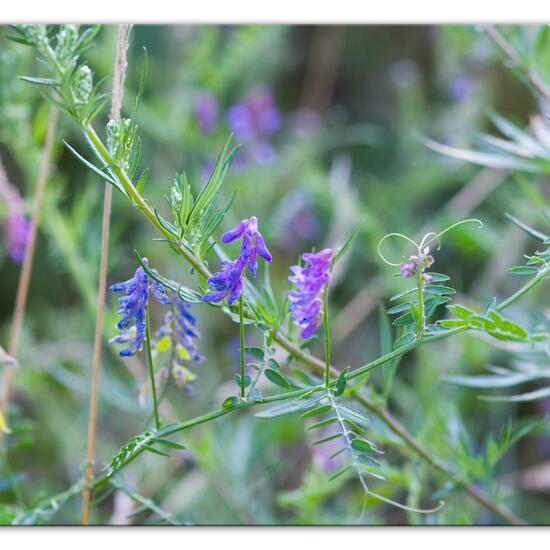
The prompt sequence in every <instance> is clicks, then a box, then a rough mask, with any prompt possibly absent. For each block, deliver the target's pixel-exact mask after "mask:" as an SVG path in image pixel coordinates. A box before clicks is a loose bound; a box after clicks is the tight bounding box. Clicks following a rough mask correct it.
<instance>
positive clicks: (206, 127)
mask: <svg viewBox="0 0 550 550" xmlns="http://www.w3.org/2000/svg"><path fill="white" fill-rule="evenodd" d="M218 114H219V109H218V101H217V100H216V98H215V97H214V96H213V95H212V94H210V93H208V92H206V91H203V92H200V93H199V95H198V96H197V98H196V99H195V116H196V117H197V122H198V124H199V127H200V129H201V130H202V131H203V132H204V133H205V134H211V133H212V132H213V131H214V129H215V128H216V124H217V122H218Z"/></svg>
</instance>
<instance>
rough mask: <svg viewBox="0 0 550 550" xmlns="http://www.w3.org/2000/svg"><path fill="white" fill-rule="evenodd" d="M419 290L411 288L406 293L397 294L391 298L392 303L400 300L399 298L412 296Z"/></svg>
mask: <svg viewBox="0 0 550 550" xmlns="http://www.w3.org/2000/svg"><path fill="white" fill-rule="evenodd" d="M416 291H417V288H416V287H415V288H410V289H409V290H405V291H404V292H400V293H399V294H395V295H393V296H392V297H391V298H390V302H394V301H395V300H399V298H403V296H407V294H411V293H412V292H416Z"/></svg>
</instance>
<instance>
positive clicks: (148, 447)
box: [143, 445, 172, 458]
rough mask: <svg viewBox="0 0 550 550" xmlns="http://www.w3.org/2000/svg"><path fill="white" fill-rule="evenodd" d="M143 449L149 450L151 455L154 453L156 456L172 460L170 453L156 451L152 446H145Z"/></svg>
mask: <svg viewBox="0 0 550 550" xmlns="http://www.w3.org/2000/svg"><path fill="white" fill-rule="evenodd" d="M143 448H144V449H147V450H148V451H149V452H150V453H154V454H156V455H160V456H166V457H168V458H172V457H171V456H170V455H169V454H168V453H165V452H164V451H159V450H158V449H155V448H154V447H151V445H144V446H143Z"/></svg>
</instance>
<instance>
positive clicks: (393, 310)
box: [386, 302, 412, 315]
mask: <svg viewBox="0 0 550 550" xmlns="http://www.w3.org/2000/svg"><path fill="white" fill-rule="evenodd" d="M411 303H412V302H406V303H404V304H399V305H398V306H393V307H391V308H390V309H388V310H386V313H387V314H388V315H393V314H394V313H401V312H403V311H410V309H411V306H410V304H411Z"/></svg>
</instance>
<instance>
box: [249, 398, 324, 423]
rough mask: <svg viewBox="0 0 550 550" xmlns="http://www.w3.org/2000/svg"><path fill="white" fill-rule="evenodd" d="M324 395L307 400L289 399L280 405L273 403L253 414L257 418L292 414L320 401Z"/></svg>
mask: <svg viewBox="0 0 550 550" xmlns="http://www.w3.org/2000/svg"><path fill="white" fill-rule="evenodd" d="M323 397H325V396H324V395H322V396H319V397H316V398H314V399H310V400H308V401H290V402H289V403H282V404H280V405H275V406H274V407H270V408H269V409H265V410H263V411H260V412H259V413H256V414H255V415H254V416H256V417H257V418H276V417H277V416H283V415H286V414H292V413H295V412H298V411H303V410H304V409H307V408H309V407H311V406H312V405H314V404H315V403H317V402H318V401H320V400H321V399H322V398H323Z"/></svg>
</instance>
